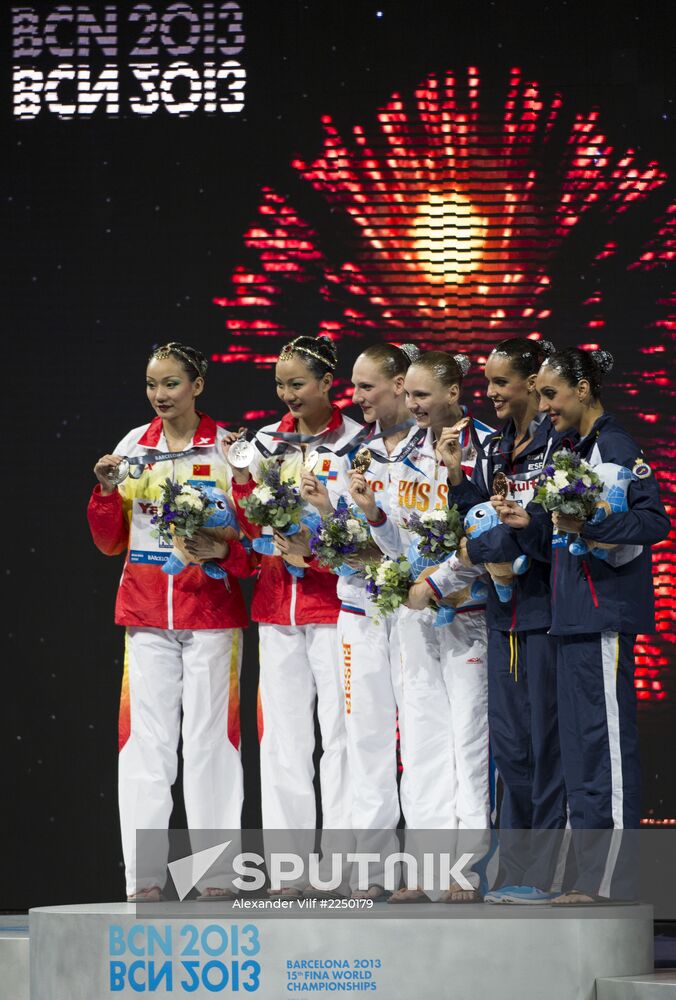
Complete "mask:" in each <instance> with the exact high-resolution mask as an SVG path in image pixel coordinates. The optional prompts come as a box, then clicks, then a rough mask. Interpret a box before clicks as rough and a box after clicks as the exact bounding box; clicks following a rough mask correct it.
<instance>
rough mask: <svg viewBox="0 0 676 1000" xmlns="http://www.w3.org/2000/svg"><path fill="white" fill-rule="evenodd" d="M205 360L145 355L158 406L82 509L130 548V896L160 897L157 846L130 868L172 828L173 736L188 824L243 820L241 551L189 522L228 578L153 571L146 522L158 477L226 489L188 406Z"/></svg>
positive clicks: (123, 773)
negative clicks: (142, 846)
mask: <svg viewBox="0 0 676 1000" xmlns="http://www.w3.org/2000/svg"><path fill="white" fill-rule="evenodd" d="M206 367H207V361H206V359H205V358H204V356H203V355H202V354H200V353H199V351H196V350H194V349H193V348H191V347H187V346H185V345H182V344H177V343H169V344H167V345H165V346H164V347H160V348H158V349H157V350H156V351H155V352H154V353H153V354H152V356H151V358H150V360H149V363H148V367H147V371H146V391H147V395H148V399H149V401H150V404H151V406H152V407H153V409H154V410H155V412H156V413H157V416H156V417H155V419H154V420H153V421H152V422H151V423H150V424H145V425H144V426H142V427H137V428H135V429H134V430H132V431H130V433H129V434H127V435H126V437H124V438H123V439H122V441H120V443H119V444H118V445H117V447H116V448H115V449H114V451H113V453H112V454H110V455H103V456H102V458H100V459H99V461H98V462H97V463H96V465H95V467H94V472H95V474H96V477H97V479H98V481H99V482H98V485H97V486H96V487H95V488H94V491H93V493H92V496H91V498H90V501H89V507H88V511H87V514H88V519H89V525H90V528H91V532H92V537H93V539H94V542H95V544H96V545H97V547H98V548H99V549H101V551H102V552H104V553H105V554H106V555H111V556H114V555H120V554H122V553H123V552H126V556H125V562H124V568H123V571H122V578H121V581H120V587H119V590H118V594H117V603H116V608H115V621H116V622H117V623H118V624H119V625H124V626H125V627H126V630H127V632H126V656H125V675H124V681H123V689H122V698H121V704H120V758H119V803H120V824H121V829H122V848H123V853H124V860H125V868H126V883H127V894H128V897H129V898H131V899H135V900H145V901H150V900H155V899H158V898H159V897H160V891H161V887H162V885H163V884H164V880H165V876H166V872H165V863H164V862H165V859H164V858H162V857H161V856H160V855H161V853H162V852H159V853H158V856H157V857H156V858H153V861H152V863H149V862H148V861H147V860H146V859H145V858H144V859H143V861H142V864H141V867H142V869H143V870H142V871H137V860H138V859H137V845H136V834H137V831H138V830H144V829H148V830H163V829H166V828H167V827H168V824H169V817H170V815H171V811H172V796H171V786H172V784H173V783H174V780H175V778H176V769H177V746H178V740H179V736H182V737H183V790H184V800H185V809H186V816H187V820H188V826H189V827H190V828H191V829H194V830H213V829H223V830H233V829H239V826H240V822H241V809H242V767H241V762H240V755H239V685H238V682H239V668H240V664H241V655H242V628H243V627H244V626H245V625H246V623H247V617H246V610H245V607H244V601H243V598H242V594H241V592H240V588H239V584H238V583H237V580H236V579H235V577H237V576H248V575H249V573H250V568H249V565H250V563H249V557H248V556H247V554H246V552H245V551H244V549H243V548H242V545H241V543H240V542H239V540H238V539H237V538H233V539H232V540H230V541H224V540H222V539H223V533H218V531H217V530H216V529H214V530H213V531H210V532H209V531H203V532H198V533H197V534H196V535H195V536H193V538H192V539H191V540H189V541H187V542H186V546H185V549H184V554H186V559H194V561H195V563H198V562H201V561H207V560H209V561H211V562H217V563H218V564H219V565H220V567H221V568H222V569H223V570H225V571H227V572H226V575H224V576H223V577H222V578H221V579H212V578H210V577H209V576H207V575H206V574H205V573H204V572H203V570H202V569H201V567H200V566H199V565H188V566H186V568H185V569H184V570H183V571H182V572H181V573H180V574H178V575H176V576H169V575H167V574H165V573H163V572H162V565H163V563H164V562H165V561H166V560H167V558H168V556H169V551H168V549H167V547H166V546H164V545H163V543H162V541H161V540H158V539H157V538H156V537H154V530H153V524H152V517H153V516H154V515H155V514H156V513H157V501H158V498H159V496H160V491H161V488H162V485H163V483H164V481H165V480H166V479H167V478H170V479H171V480H172V481H173V482H176V483H181V484H183V483H191V484H193V485H199V484H202V485H205V486H215V487H217V488H219V489H221V490H223V492H224V493H225V492H227V490H228V489H229V487H230V472H229V468H228V466H227V464H226V462H225V460H224V457H223V453H222V448H221V445H220V442H221V439H222V437H223V436H224V433H225V432H224V431H223V430H222V429H220V428H219V427H217V426H216V424H215V422H214V421H213V420H212V419H211V418H210V417H208V416H206V415H205V414H202V413H199V412H198V411H197V410H196V409H195V402H196V399H197V397H198V396H199V395H200V394H201V392H202V390H203V388H204V375H205V371H206ZM163 454H173V455H174V456H175V457H173V458H170V459H164V460H163V459H162V457H161V456H162V455H163ZM139 457H142V458H143V461H142V462H141V463H139V464H136V465H134V464H133V463H132V470H141V474H140V477H139V478H131V477H129V478H126V479H124V481H123V482H121V483H120V484H119V485H117V486H115V485H113V479H114V478H115V472H116V470H117V468H118V466H120V465H121V463H122V462H123V459H125V458H129V459H134V458H139ZM181 711H182V712H183V722H182V724H181ZM193 847H195V845H194V844H193ZM230 885H231V879H230V876H229V875H228V874H226V873H225V869H224V870H223V871H222V872H221V873H220V874H219V875H212V876H211V879H209V880H208V881H206V882H205V881H203V882H202V883H200V888H201V890H202V893H203V895H205V896H208V897H219V896H220V897H223V896H228V895H229V894H230V891H229V886H230Z"/></svg>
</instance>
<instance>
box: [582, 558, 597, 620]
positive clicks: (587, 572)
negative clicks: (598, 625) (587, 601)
mask: <svg viewBox="0 0 676 1000" xmlns="http://www.w3.org/2000/svg"><path fill="white" fill-rule="evenodd" d="M582 572H583V573H584V575H585V577H586V579H587V584H588V586H589V593H590V594H591V599H592V601H593V603H594V607H595V608H598V606H599V599H598V597H597V595H596V587H595V586H594V581H593V580H592V575H591V570H590V569H589V566H588V565H587V560H586V559H583V560H582Z"/></svg>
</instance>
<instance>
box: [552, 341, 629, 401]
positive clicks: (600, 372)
mask: <svg viewBox="0 0 676 1000" xmlns="http://www.w3.org/2000/svg"><path fill="white" fill-rule="evenodd" d="M545 364H547V365H548V366H549V367H550V368H552V369H553V370H554V371H555V372H556V374H557V375H558V376H559V377H560V378H562V379H563V380H564V382H567V383H568V385H572V386H576V385H577V384H578V382H580V381H581V380H582V379H585V380H586V381H587V382H589V389H590V391H591V394H592V397H593V398H594V399H598V397H599V395H600V393H601V383H602V382H603V376H604V375H605V374H606V372H609V371H611V370H612V367H613V356H612V354H610V353H609V352H608V351H583V350H582V348H580V347H566V348H565V349H564V350H562V351H555V352H554V353H553V354H552V355H551V357H549V358H547V359H546V361H545Z"/></svg>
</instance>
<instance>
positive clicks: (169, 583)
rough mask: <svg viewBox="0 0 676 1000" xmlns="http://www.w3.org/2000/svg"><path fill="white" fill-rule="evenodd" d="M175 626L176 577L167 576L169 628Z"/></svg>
mask: <svg viewBox="0 0 676 1000" xmlns="http://www.w3.org/2000/svg"><path fill="white" fill-rule="evenodd" d="M173 627H174V578H173V576H167V628H168V629H170V630H171V629H173Z"/></svg>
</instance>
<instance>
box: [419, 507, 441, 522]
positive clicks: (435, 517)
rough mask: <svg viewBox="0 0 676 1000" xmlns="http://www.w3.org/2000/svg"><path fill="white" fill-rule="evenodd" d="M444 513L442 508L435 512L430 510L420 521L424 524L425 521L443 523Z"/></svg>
mask: <svg viewBox="0 0 676 1000" xmlns="http://www.w3.org/2000/svg"><path fill="white" fill-rule="evenodd" d="M445 520H446V511H445V510H444V509H443V507H439V508H438V509H437V510H430V511H429V512H428V513H427V514H423V516H422V518H421V521H422V522H423V524H425V522H426V521H445Z"/></svg>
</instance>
